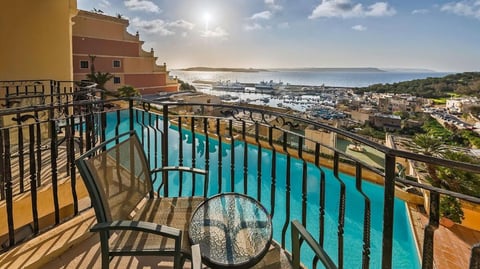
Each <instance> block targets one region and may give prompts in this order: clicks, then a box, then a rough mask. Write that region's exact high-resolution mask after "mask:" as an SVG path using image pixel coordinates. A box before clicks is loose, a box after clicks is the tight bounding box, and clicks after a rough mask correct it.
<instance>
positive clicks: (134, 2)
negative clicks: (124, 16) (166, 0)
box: [124, 0, 161, 13]
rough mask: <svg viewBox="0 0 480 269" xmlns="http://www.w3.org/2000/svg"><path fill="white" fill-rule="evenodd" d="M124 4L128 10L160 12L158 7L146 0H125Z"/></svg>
mask: <svg viewBox="0 0 480 269" xmlns="http://www.w3.org/2000/svg"><path fill="white" fill-rule="evenodd" d="M124 3H125V6H126V7H127V8H128V9H130V10H135V11H147V12H153V13H160V11H161V10H160V8H159V7H158V6H157V5H156V4H155V3H154V2H152V1H148V0H125V2H124Z"/></svg>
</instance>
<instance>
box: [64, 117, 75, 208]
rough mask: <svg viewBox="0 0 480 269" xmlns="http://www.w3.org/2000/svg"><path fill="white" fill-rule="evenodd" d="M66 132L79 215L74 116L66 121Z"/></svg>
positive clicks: (73, 188) (73, 195) (73, 193)
mask: <svg viewBox="0 0 480 269" xmlns="http://www.w3.org/2000/svg"><path fill="white" fill-rule="evenodd" d="M66 122H67V125H66V126H65V132H66V134H65V135H66V137H67V154H68V159H70V161H69V165H68V168H69V171H70V172H69V174H70V185H71V187H72V199H73V212H74V214H75V215H77V214H78V195H77V175H76V173H75V162H74V160H75V117H74V116H73V115H72V116H70V117H67V119H66ZM68 122H70V124H68Z"/></svg>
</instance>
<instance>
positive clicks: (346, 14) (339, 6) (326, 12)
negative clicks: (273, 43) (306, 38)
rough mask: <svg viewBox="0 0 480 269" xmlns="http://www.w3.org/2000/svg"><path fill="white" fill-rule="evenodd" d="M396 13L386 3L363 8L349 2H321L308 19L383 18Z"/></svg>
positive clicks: (349, 0)
mask: <svg viewBox="0 0 480 269" xmlns="http://www.w3.org/2000/svg"><path fill="white" fill-rule="evenodd" d="M396 13H397V12H396V10H395V9H394V8H393V7H391V6H390V5H389V4H388V3H386V2H376V3H374V4H373V5H370V6H368V7H367V8H364V7H363V5H362V4H361V3H353V2H352V1H351V0H322V3H320V5H318V6H317V7H316V8H315V9H314V10H313V11H312V14H311V15H310V16H309V17H308V18H309V19H316V18H321V17H326V18H335V17H337V18H360V17H384V16H393V15H395V14H396Z"/></svg>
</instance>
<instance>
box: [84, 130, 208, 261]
mask: <svg viewBox="0 0 480 269" xmlns="http://www.w3.org/2000/svg"><path fill="white" fill-rule="evenodd" d="M105 148H107V150H104V149H105ZM76 165H77V167H78V170H79V172H80V174H81V176H82V178H83V180H84V181H85V185H86V187H87V189H88V192H89V195H90V198H91V204H92V207H93V208H94V210H95V215H96V218H97V222H98V223H97V224H95V225H94V226H93V227H92V228H91V231H92V232H98V233H99V235H100V242H101V253H102V268H108V267H109V263H110V260H111V258H113V257H114V256H153V255H158V256H173V261H174V268H181V267H182V266H183V263H184V261H185V259H191V246H190V243H189V241H188V236H186V231H187V229H188V222H189V220H190V217H191V214H192V212H193V211H194V210H195V208H196V207H197V205H198V204H200V203H201V202H202V201H203V200H204V197H203V196H202V197H176V198H168V197H160V196H159V195H158V194H157V193H155V192H154V190H153V187H152V176H151V175H152V174H153V173H157V172H162V171H165V170H167V171H172V170H173V171H182V172H191V173H195V174H201V175H203V176H204V178H205V180H207V177H208V173H207V172H206V171H204V170H200V169H196V168H188V167H163V168H158V169H154V170H151V169H150V167H149V162H148V160H147V157H146V155H145V152H144V150H143V147H142V145H141V143H140V141H139V139H138V137H137V135H136V134H135V132H134V131H132V132H128V133H125V134H122V135H119V136H117V137H115V138H113V139H110V140H108V141H106V142H104V143H101V144H99V145H98V146H96V147H95V148H92V149H91V150H89V151H88V152H86V153H85V154H83V155H82V156H81V157H79V158H78V159H77V160H76ZM205 185H206V184H205ZM193 249H196V250H197V251H198V248H196V247H194V248H193ZM195 254H196V255H198V253H195Z"/></svg>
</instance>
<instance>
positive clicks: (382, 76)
mask: <svg viewBox="0 0 480 269" xmlns="http://www.w3.org/2000/svg"><path fill="white" fill-rule="evenodd" d="M170 74H171V75H172V76H174V77H175V76H176V77H178V78H179V79H181V80H183V81H185V82H188V83H192V82H193V81H196V80H204V81H212V82H216V81H227V80H230V81H232V82H234V81H238V82H241V83H259V82H260V81H270V80H273V81H274V82H283V83H284V84H291V85H306V86H321V85H324V86H327V87H366V86H369V85H372V84H378V83H381V84H385V83H395V82H400V81H408V80H414V79H423V78H428V77H443V76H446V75H448V74H451V73H445V72H393V71H385V72H361V71H355V72H345V71H312V70H301V69H299V70H296V71H295V70H294V71H292V70H269V71H259V72H205V71H182V70H172V71H171V72H170Z"/></svg>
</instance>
